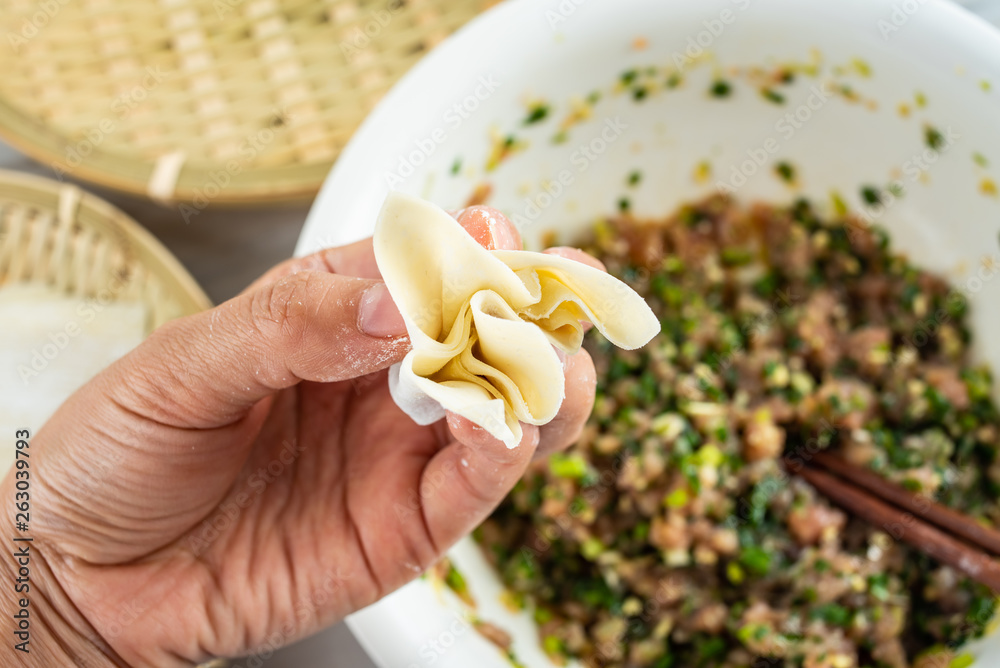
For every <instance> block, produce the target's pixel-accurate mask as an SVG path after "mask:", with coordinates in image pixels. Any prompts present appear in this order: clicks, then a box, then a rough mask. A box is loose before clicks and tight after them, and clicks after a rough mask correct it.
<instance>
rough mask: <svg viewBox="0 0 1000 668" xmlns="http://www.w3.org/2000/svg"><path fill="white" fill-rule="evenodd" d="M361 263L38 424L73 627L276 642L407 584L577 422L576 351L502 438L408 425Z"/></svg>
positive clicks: (189, 640)
mask: <svg viewBox="0 0 1000 668" xmlns="http://www.w3.org/2000/svg"><path fill="white" fill-rule="evenodd" d="M481 212H482V210H479V211H476V210H474V209H470V210H467V212H466V213H465V214H463V216H465V217H466V219H467V220H465V221H464V222H463V225H466V228H467V229H470V225H469V220H468V218H469V216H470V214H472V217H473V218H476V217H477V215H478V214H479V213H481ZM487 214H488V215H486V216H485V217H484V216H481V215H478V219H479V221H480V222H483V221H488V223H489V225H490V226H492V225H496V220H495V219H499V218H500V217H499V216H498V215H497V214H495V212H487ZM459 220H460V221H463V218H462V216H460V217H459ZM500 220H501V222H504V223H505V221H503V220H502V219H500ZM473 222H475V221H473ZM484 224H485V223H484ZM505 224H507V225H509V223H505ZM487 231H492V228H488V229H487ZM470 232H472V230H471V229H470ZM492 232H493V236H494V239H496V238H497V237H499V238H501V239H503V238H504V236H503V234H499V235H497V234H496V233H495V231H492ZM473 236H476V234H473ZM506 241H507V243H508V245H507V246H506V247H516V245H517V243H518V242H517V240H516V235H513V236H512V235H511V234H510V232H507V237H506ZM562 252H563V253H568V255H569V256H571V257H574V258H575V259H581V260H583V261H588V260H587V259H586V258H583V257H582V254H579V253H578V252H575V253H574V252H570V251H562ZM373 266H374V261H373V259H372V257H371V245H370V242H360V243H359V244H357V245H355V246H352V247H344V248H342V249H332V250H330V251H326V252H324V253H323V254H321V255H320V256H316V257H313V258H304V259H302V260H296V261H293V262H292V263H291V264H290V265H288V266H286V267H283V268H279V269H278V270H277V271H276V273H275V274H274V275H272V276H270V277H265V278H264V279H262V280H261V282H260V285H261V286H262V287H257V288H255V289H251V290H250V291H248V293H246V294H244V295H242V296H241V297H239V298H237V299H235V300H232V301H231V302H227V303H226V304H223V305H222V306H220V307H218V308H216V309H213V310H212V311H209V312H206V313H203V314H199V315H198V316H194V317H192V318H188V319H184V320H181V321H177V322H175V323H171V324H169V325H167V326H165V327H163V328H161V329H160V330H158V331H157V332H156V333H154V335H153V336H152V337H150V339H149V340H147V341H146V342H145V343H144V344H143V345H142V346H140V348H139V349H137V350H136V351H134V352H133V353H132V354H130V355H129V356H127V357H126V358H124V359H123V360H121V361H120V362H119V363H117V364H116V365H113V366H112V367H111V368H110V369H108V370H106V371H105V372H104V373H103V374H101V376H99V377H98V378H97V379H95V380H94V381H92V382H91V383H90V384H89V385H88V386H86V387H84V388H82V389H81V390H80V391H79V392H77V393H76V394H75V395H74V396H73V397H71V398H70V399H69V400H68V401H67V402H66V404H64V406H63V407H62V408H61V409H60V411H59V412H58V413H57V414H56V415H55V416H54V417H53V418H52V419H51V420H50V421H49V423H48V424H47V425H46V426H45V428H44V429H43V430H42V431H41V432H39V434H38V435H37V436H36V438H35V443H34V444H33V446H32V448H33V449H35V448H36V447H38V446H43V447H41V449H39V450H38V451H37V454H33V456H35V457H37V458H36V459H35V460H34V464H33V470H34V471H40V472H41V474H40V475H38V474H35V475H38V477H36V478H35V486H34V487H33V488H32V489H33V492H32V493H33V498H34V500H35V506H34V508H35V510H36V514H37V515H39V516H40V517H41V518H42V519H41V520H40V521H34V522H33V530H34V531H35V534H36V536H37V537H36V541H38V542H36V543H35V545H36V546H37V547H38V549H39V550H42V551H43V552H44V554H45V562H46V566H47V569H49V570H50V571H51V573H52V578H51V583H50V588H51V591H52V592H53V594H52V595H51V598H52V599H53V600H54V601H55V604H54V607H56V608H57V610H56V614H60V615H61V616H65V617H67V618H69V619H71V620H75V621H72V623H70V624H69V626H71V627H74V628H76V629H78V632H79V633H80V635H81V636H83V637H84V638H85V639H87V640H88V641H90V642H92V643H93V644H95V645H97V646H100V647H106V648H107V649H106V650H104V651H105V652H108V653H110V654H111V655H112V656H115V655H116V656H117V657H120V658H121V659H122V660H124V661H125V662H128V663H129V664H138V665H157V666H163V665H189V664H190V662H192V661H200V660H204V659H207V658H210V657H215V656H240V655H244V654H247V653H254V652H258V651H271V650H273V649H275V648H277V647H279V646H281V645H284V644H286V643H289V642H292V641H294V640H296V639H298V638H300V637H303V636H305V635H309V634H311V633H314V632H316V631H318V630H320V629H322V628H324V627H325V626H328V625H329V624H331V623H333V622H334V621H336V620H339V619H341V618H342V617H343V616H345V615H346V614H348V613H350V612H352V611H355V610H358V609H360V608H362V607H364V606H366V605H368V604H370V603H372V602H373V601H375V600H377V599H378V598H379V597H381V596H382V595H384V594H386V593H388V592H390V591H392V590H393V589H395V588H397V587H399V586H401V585H402V584H404V583H405V582H407V581H408V580H411V579H413V578H414V577H415V576H416V575H417V574H419V573H420V572H421V571H423V570H424V569H425V568H427V567H428V566H429V565H431V564H432V563H433V562H434V561H435V560H436V559H437V558H439V557H440V556H441V554H443V551H444V550H445V549H447V548H448V547H449V546H450V545H452V544H453V543H454V542H455V541H457V540H458V539H459V538H460V537H461V536H463V535H465V534H467V533H468V532H469V531H471V530H472V529H473V528H474V527H475V526H476V525H477V524H478V523H479V522H480V521H482V520H483V519H484V518H485V517H486V516H487V515H488V514H489V513H490V512H491V511H492V509H493V508H494V507H495V506H496V504H498V503H499V501H500V500H501V499H502V498H503V496H504V495H505V494H506V492H507V491H508V490H509V489H510V488H511V487H512V486H513V485H514V483H515V482H516V481H517V479H518V478H519V477H520V476H521V475H522V473H523V472H524V470H525V468H526V467H527V465H528V464H529V462H530V460H531V459H532V457H533V456H534V455H535V454H536V453H540V452H545V451H552V450H555V449H559V448H562V447H565V446H566V445H568V444H569V443H570V442H572V441H573V440H574V439H575V437H576V436H577V435H578V434H579V431H580V429H581V428H582V426H583V423H584V422H585V420H586V417H587V416H588V415H589V413H590V409H591V406H592V402H593V392H594V385H595V379H594V369H593V364H592V362H591V360H590V358H589V356H587V354H586V352H580V353H579V354H577V355H575V356H572V357H569V358H566V359H565V361H564V369H565V375H566V377H567V381H566V398H565V400H564V402H563V408H562V409H561V410H560V413H559V415H558V416H557V417H556V419H555V420H553V421H552V422H551V423H549V424H548V425H546V426H544V427H541V428H538V427H530V426H527V425H524V437H523V439H522V442H521V444H520V445H519V446H518V447H516V448H514V449H510V450H508V449H507V448H506V447H505V446H504V445H503V444H502V443H501V442H500V441H498V440H496V439H494V438H492V437H490V436H489V435H488V434H487V433H486V432H485V431H484V430H482V429H480V428H477V427H474V426H472V425H471V424H469V423H468V422H466V421H464V420H462V419H461V418H457V417H455V416H451V415H449V418H448V420H447V421H446V422H444V421H442V422H439V423H437V424H435V425H431V426H429V427H421V426H418V425H416V424H414V423H413V422H412V421H411V420H410V418H409V417H407V416H406V415H404V414H403V413H402V412H401V411H400V410H399V409H398V408H397V407H396V406H395V404H394V403H393V402H392V399H391V397H390V396H389V392H388V387H387V380H386V368H387V367H388V366H389V365H391V364H392V363H393V362H396V361H399V360H400V359H401V358H402V356H403V355H404V354H405V352H406V350H407V348H408V342H407V340H406V338H405V336H401V335H390V334H380V335H377V336H376V337H375V338H373V337H372V335H371V334H370V333H367V334H366V333H363V332H361V331H359V328H360V325H359V322H360V320H359V317H358V313H359V309H360V305H362V304H363V302H364V299H365V297H366V295H367V294H368V293H369V292H370V291H372V290H375V289H376V288H377V281H375V280H374V279H373V278H369V279H358V278H349V277H348V276H370V277H373V276H377V271H376V270H374V269H373ZM316 269H319V270H321V271H314V270H316ZM338 272H339V274H338ZM341 274H346V275H347V276H344V275H341ZM282 276H283V277H284V278H281V277H282ZM276 278H279V279H280V280H278V281H277V283H274V282H273V281H274V280H275V279H276ZM362 319H363V317H362ZM378 336H382V337H384V338H378ZM4 484H5V485H7V486H8V487H9V486H10V485H11V484H12V478H10V477H8V478H7V479H6V481H5V483H4ZM0 491H2V490H0ZM7 491H9V490H7ZM43 508H44V513H38V512H37V511H39V510H41V509H43ZM67 611H68V612H67ZM95 633H96V637H94V634H95Z"/></svg>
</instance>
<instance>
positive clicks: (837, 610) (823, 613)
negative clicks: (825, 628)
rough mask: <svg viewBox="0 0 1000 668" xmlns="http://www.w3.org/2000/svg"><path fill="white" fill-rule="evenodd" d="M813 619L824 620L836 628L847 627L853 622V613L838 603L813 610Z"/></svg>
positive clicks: (827, 604)
mask: <svg viewBox="0 0 1000 668" xmlns="http://www.w3.org/2000/svg"><path fill="white" fill-rule="evenodd" d="M809 616H810V617H811V618H812V619H822V620H823V621H824V622H826V623H827V624H832V625H834V626H847V624H848V623H849V622H850V621H851V612H850V610H848V609H847V608H845V607H844V606H842V605H837V604H836V603H826V604H824V605H821V606H819V607H818V608H816V609H815V610H813V611H812V612H811V613H810V615H809Z"/></svg>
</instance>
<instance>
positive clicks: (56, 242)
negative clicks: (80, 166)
mask: <svg viewBox="0 0 1000 668" xmlns="http://www.w3.org/2000/svg"><path fill="white" fill-rule="evenodd" d="M25 282H28V283H42V284H45V285H48V286H50V287H54V288H56V289H58V290H60V291H62V292H65V293H66V294H69V295H73V296H77V297H83V298H87V299H93V300H96V302H97V303H102V302H104V301H136V302H140V303H142V304H144V305H145V307H146V312H147V320H146V332H147V333H149V332H151V331H153V330H154V329H155V328H156V327H158V326H160V325H162V324H163V323H165V322H167V321H168V320H172V319H174V318H179V317H181V316H185V315H189V314H192V313H197V312H199V311H202V310H204V309H206V308H209V307H210V306H211V302H210V301H209V299H208V297H207V296H206V295H205V293H204V292H202V290H201V288H199V287H198V284H197V283H195V281H194V279H193V278H191V276H190V274H188V273H187V271H186V270H185V269H184V267H182V266H181V264H180V263H179V262H178V261H177V260H176V259H175V258H174V257H173V256H172V255H171V254H170V252H169V251H168V250H167V249H166V248H164V247H163V246H162V245H161V244H160V242H158V241H157V240H156V239H155V238H153V236H152V235H151V234H149V232H147V231H146V230H145V229H143V228H142V227H140V226H139V224H138V223H136V222H135V221H133V220H132V219H131V218H129V217H128V216H126V215H125V214H124V213H122V212H121V211H119V210H118V209H116V208H115V207H113V206H111V205H110V204H108V203H107V202H105V201H103V200H100V199H98V198H96V197H94V196H93V195H88V194H85V193H83V191H81V190H80V189H79V188H77V187H75V186H71V185H63V184H60V183H57V182H55V181H50V180H48V179H42V178H38V177H35V176H26V175H24V174H19V173H17V172H8V171H3V170H0V286H2V285H5V284H7V283H25ZM227 665H228V663H227V662H226V661H222V660H218V661H213V662H211V663H207V664H205V665H203V666H201V667H200V668H225V666H227Z"/></svg>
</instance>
